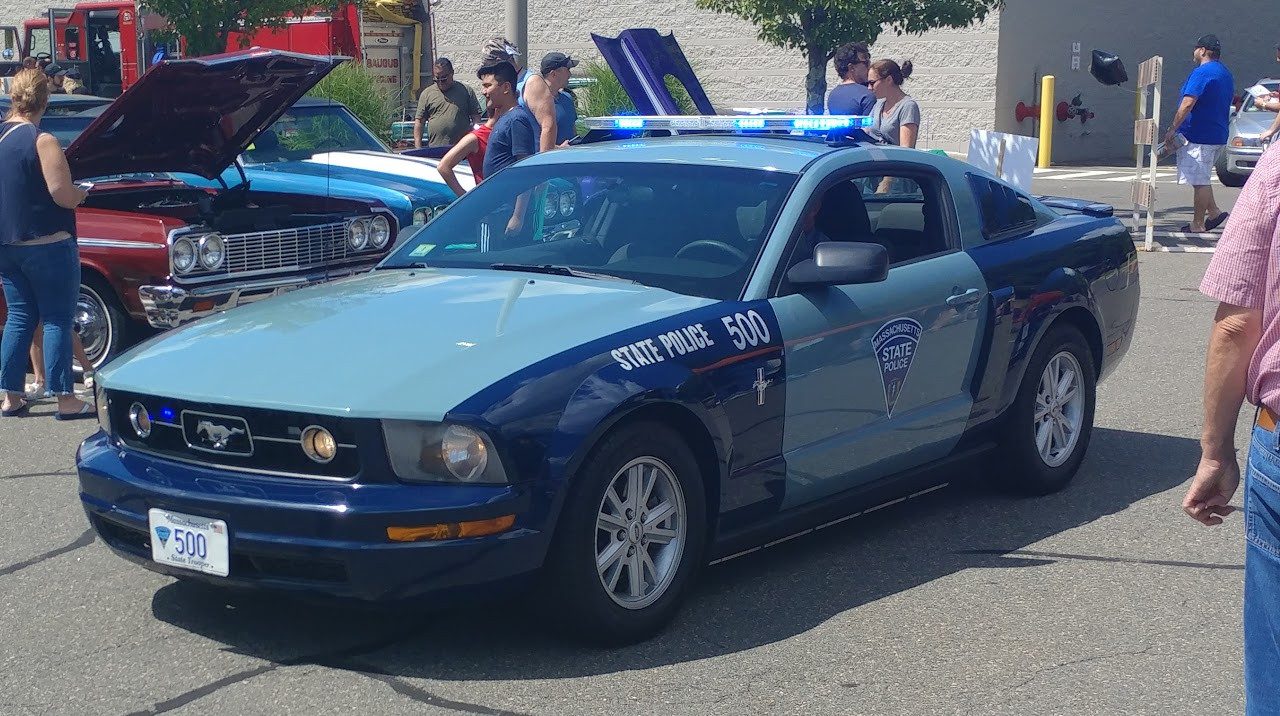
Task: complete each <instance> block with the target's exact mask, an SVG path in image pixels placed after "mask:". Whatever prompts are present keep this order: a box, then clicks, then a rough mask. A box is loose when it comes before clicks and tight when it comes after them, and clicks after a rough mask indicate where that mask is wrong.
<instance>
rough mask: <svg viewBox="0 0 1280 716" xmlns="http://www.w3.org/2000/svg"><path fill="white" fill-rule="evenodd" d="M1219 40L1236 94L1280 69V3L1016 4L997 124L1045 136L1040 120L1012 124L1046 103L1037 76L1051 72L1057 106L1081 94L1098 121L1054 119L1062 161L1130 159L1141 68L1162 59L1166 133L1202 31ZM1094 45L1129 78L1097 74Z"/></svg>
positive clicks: (1005, 30) (1005, 36)
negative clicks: (1075, 52)
mask: <svg viewBox="0 0 1280 716" xmlns="http://www.w3.org/2000/svg"><path fill="white" fill-rule="evenodd" d="M1207 32H1212V33H1214V34H1216V35H1218V37H1219V38H1220V39H1221V41H1222V50H1223V57H1222V59H1223V62H1224V63H1225V64H1226V66H1227V68H1228V69H1229V70H1231V72H1232V74H1233V75H1234V76H1235V80H1236V91H1237V93H1239V92H1241V91H1243V90H1244V89H1245V88H1246V87H1249V86H1250V85H1252V84H1254V82H1255V81H1257V80H1258V79H1259V78H1261V77H1264V76H1267V75H1274V74H1276V73H1277V72H1280V66H1277V65H1276V62H1275V57H1276V52H1275V45H1276V42H1277V40H1280V3H1277V2H1259V1H1258V0H1219V1H1218V2H1216V3H1214V4H1213V6H1212V8H1208V7H1207V6H1204V5H1203V3H1198V2H1185V1H1179V2H1170V1H1169V0H1126V1H1125V2H1116V1H1115V0H1072V2H1069V3H1067V2H1060V1H1059V0H1009V2H1008V3H1007V6H1006V8H1005V10H1004V12H1003V13H1002V15H1001V24H1000V39H999V46H1000V53H999V57H1000V59H999V71H998V73H997V75H998V78H999V79H998V83H997V89H996V103H995V128H996V129H997V130H998V131H1002V132H1011V133H1015V134H1023V135H1028V136H1030V135H1037V134H1038V128H1037V125H1038V122H1035V121H1032V120H1026V121H1023V122H1021V123H1019V122H1018V121H1016V119H1015V118H1014V112H1015V108H1016V107H1017V105H1018V103H1019V102H1024V103H1026V104H1027V105H1035V104H1038V103H1039V89H1038V82H1039V78H1040V77H1042V76H1043V75H1046V74H1051V75H1053V76H1054V78H1055V82H1056V84H1057V90H1056V94H1057V97H1056V99H1055V104H1056V102H1060V101H1063V100H1066V101H1068V102H1070V101H1071V100H1072V99H1073V98H1074V97H1075V95H1076V94H1079V95H1080V100H1081V104H1082V106H1083V107H1085V108H1087V109H1088V110H1089V111H1091V112H1093V113H1094V115H1095V117H1094V118H1093V119H1091V120H1089V121H1087V122H1085V123H1083V124H1082V123H1081V122H1080V120H1079V119H1072V120H1070V121H1067V122H1058V121H1057V120H1056V119H1055V120H1054V122H1053V125H1054V127H1053V136H1054V143H1053V159H1054V161H1055V163H1056V162H1071V161H1099V160H1108V159H1117V160H1119V159H1127V158H1129V157H1130V156H1131V152H1132V150H1133V120H1134V107H1135V100H1136V98H1137V95H1136V94H1135V90H1136V87H1137V79H1138V65H1139V63H1141V62H1142V61H1144V60H1146V59H1147V58H1149V57H1152V56H1153V55H1161V56H1163V58H1164V82H1163V83H1162V85H1161V92H1162V98H1161V116H1160V123H1161V127H1168V125H1169V121H1170V120H1171V119H1172V118H1173V113H1174V111H1175V110H1176V109H1177V105H1178V102H1179V101H1180V100H1181V96H1180V94H1179V92H1180V91H1181V89H1182V83H1183V81H1184V80H1185V79H1186V77H1187V75H1188V74H1189V73H1190V72H1191V70H1192V69H1193V67H1194V65H1193V62H1192V59H1191V53H1192V50H1193V49H1194V45H1195V41H1196V39H1197V38H1198V37H1200V35H1202V34H1204V33H1207ZM1074 42H1079V43H1080V44H1081V48H1080V49H1081V52H1080V68H1079V70H1072V69H1071V54H1072V52H1071V50H1072V43H1074ZM1094 49H1101V50H1106V51H1108V52H1112V53H1114V54H1116V55H1119V56H1120V58H1121V59H1122V60H1123V61H1124V65H1125V69H1126V70H1127V71H1128V73H1129V81H1128V82H1127V83H1125V84H1123V85H1120V86H1119V87H1107V86H1104V85H1102V84H1100V83H1098V81H1097V80H1095V79H1094V78H1093V77H1092V75H1090V74H1089V61H1090V58H1091V54H1092V51H1093V50H1094Z"/></svg>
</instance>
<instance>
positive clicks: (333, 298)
mask: <svg viewBox="0 0 1280 716" xmlns="http://www.w3.org/2000/svg"><path fill="white" fill-rule="evenodd" d="M710 303H714V302H713V301H711V300H709V299H703V298H693V297H689V296H682V295H679V294H675V293H671V292H669V291H666V290H663V289H657V288H649V287H645V286H639V285H635V284H630V283H623V282H614V281H601V280H595V279H578V278H567V277H559V276H545V275H534V274H525V273H513V272H509V271H491V270H474V271H468V270H453V269H449V270H445V269H425V270H424V269H418V270H413V271H408V270H379V271H374V272H371V273H367V274H364V275H361V276H357V277H354V278H351V279H346V280H343V281H336V282H333V283H328V284H322V285H320V286H313V287H311V288H306V289H301V290H298V291H294V292H291V293H288V294H284V295H281V296H277V297H275V298H271V299H267V300H264V301H261V302H258V303H254V304H250V305H248V306H242V307H240V308H236V309H233V310H231V311H228V312H226V313H223V314H219V315H217V316H212V317H209V318H206V319H203V320H200V321H197V322H195V323H192V324H189V325H187V326H183V327H182V328H179V329H177V330H174V331H171V332H169V333H167V334H163V335H161V336H158V337H156V338H153V339H151V340H150V341H148V342H146V343H143V344H141V345H139V346H137V347H135V348H134V349H133V350H131V351H129V352H127V353H124V354H122V355H121V356H120V357H119V358H117V359H116V360H114V361H112V362H111V363H110V364H109V365H107V366H106V367H104V368H103V369H102V370H101V371H99V380H100V381H101V383H102V385H103V386H104V387H106V388H107V389H114V390H127V391H133V392H139V393H144V394H149V395H158V396H163V397H171V398H180V399H187V400H193V401H203V402H210V403H221V404H227V405H236V406H248V407H260V408H273V409H288V410H297V411H303V412H314V413H318V414H325V415H338V416H348V417H368V418H408V419H418V420H440V419H442V418H443V417H444V415H445V413H447V412H448V411H449V410H451V409H453V408H455V407H456V406H457V405H458V404H460V403H461V402H462V401H464V400H466V399H467V398H469V397H471V396H472V395H474V394H475V393H477V392H479V391H480V390H482V389H484V388H486V387H488V386H489V385H492V384H493V383H495V382H497V381H498V380H501V379H503V378H505V377H507V376H509V375H511V374H512V373H514V372H516V371H518V370H520V369H522V368H524V367H525V366H527V365H529V364H531V363H534V362H536V361H539V360H542V359H544V358H548V357H550V356H553V355H556V354H558V353H561V352H563V351H565V350H568V349H571V348H573V347H575V346H577V345H580V344H583V343H586V342H588V341H593V340H596V339H600V338H603V337H605V336H608V335H610V334H612V333H615V332H617V331H621V330H625V329H627V328H631V327H634V326H638V325H642V324H645V323H649V322H651V321H656V320H660V319H663V318H666V317H669V316H672V315H675V314H677V313H680V312H683V311H687V310H691V309H694V308H698V307H701V306H705V305H708V304H710Z"/></svg>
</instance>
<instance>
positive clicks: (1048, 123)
mask: <svg viewBox="0 0 1280 716" xmlns="http://www.w3.org/2000/svg"><path fill="white" fill-rule="evenodd" d="M1052 156H1053V75H1045V76H1044V78H1043V79H1042V80H1040V160H1039V161H1038V162H1036V166H1037V167H1040V168H1041V169H1048V168H1049V160H1050V157H1052Z"/></svg>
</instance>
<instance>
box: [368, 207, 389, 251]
mask: <svg viewBox="0 0 1280 716" xmlns="http://www.w3.org/2000/svg"><path fill="white" fill-rule="evenodd" d="M390 242H391V222H390V221H387V217H385V216H382V215H378V216H375V217H373V221H371V222H369V243H370V244H371V245H373V248H375V249H381V248H385V247H386V245H387V244H388V243H390Z"/></svg>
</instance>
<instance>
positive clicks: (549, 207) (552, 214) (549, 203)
mask: <svg viewBox="0 0 1280 716" xmlns="http://www.w3.org/2000/svg"><path fill="white" fill-rule="evenodd" d="M559 210H560V195H559V194H553V193H551V192H547V200H546V201H545V202H544V203H543V205H542V215H543V216H545V217H547V218H548V219H554V218H556V212H557V211H559Z"/></svg>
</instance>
